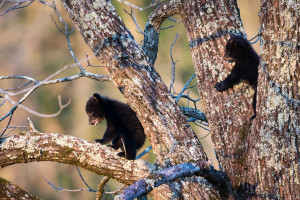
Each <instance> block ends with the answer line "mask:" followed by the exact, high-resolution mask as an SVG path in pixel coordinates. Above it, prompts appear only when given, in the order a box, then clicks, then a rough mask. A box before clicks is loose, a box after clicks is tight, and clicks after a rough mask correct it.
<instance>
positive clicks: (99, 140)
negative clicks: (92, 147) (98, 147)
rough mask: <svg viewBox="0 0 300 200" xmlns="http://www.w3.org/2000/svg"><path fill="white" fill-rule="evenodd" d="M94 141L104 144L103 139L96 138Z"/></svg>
mask: <svg viewBox="0 0 300 200" xmlns="http://www.w3.org/2000/svg"><path fill="white" fill-rule="evenodd" d="M95 142H96V143H100V144H105V143H104V141H103V139H96V140H95Z"/></svg>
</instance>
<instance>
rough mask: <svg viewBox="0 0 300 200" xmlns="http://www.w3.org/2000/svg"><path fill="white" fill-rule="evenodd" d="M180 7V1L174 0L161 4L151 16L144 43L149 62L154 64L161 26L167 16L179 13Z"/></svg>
mask: <svg viewBox="0 0 300 200" xmlns="http://www.w3.org/2000/svg"><path fill="white" fill-rule="evenodd" d="M178 8H179V3H178V2H177V1H174V0H172V1H170V2H168V3H165V4H163V5H161V6H159V7H158V8H157V9H155V10H154V11H153V12H152V13H151V15H150V16H149V19H148V22H147V24H146V27H145V31H144V44H143V47H142V48H143V50H144V52H145V53H146V56H147V57H148V59H149V62H150V63H152V64H153V65H154V63H155V60H156V57H157V52H158V42H159V28H160V26H161V24H162V23H163V21H164V20H165V19H166V18H168V17H170V16H172V15H175V14H178V13H179V10H178Z"/></svg>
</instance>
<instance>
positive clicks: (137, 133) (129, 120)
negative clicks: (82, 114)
mask: <svg viewBox="0 0 300 200" xmlns="http://www.w3.org/2000/svg"><path fill="white" fill-rule="evenodd" d="M85 111H86V113H87V115H88V117H89V124H90V125H97V124H99V123H101V122H102V121H103V120H104V119H106V122H107V128H106V131H105V133H104V136H103V138H102V139H97V140H95V142H98V143H100V144H107V143H109V142H112V145H111V147H112V148H114V149H115V150H117V149H118V148H121V149H122V152H120V153H118V155H119V156H121V157H125V158H126V159H128V160H134V159H135V157H136V152H137V150H138V149H140V148H141V147H142V146H143V144H144V142H145V139H146V135H145V133H144V128H143V127H142V125H141V123H140V121H139V120H138V118H137V116H136V114H135V112H134V111H133V110H132V109H131V108H130V106H129V105H127V104H125V103H122V102H120V101H117V100H112V99H109V98H107V97H104V96H102V95H100V94H97V93H95V94H94V95H93V96H92V97H90V98H89V100H88V101H87V103H86V107H85Z"/></svg>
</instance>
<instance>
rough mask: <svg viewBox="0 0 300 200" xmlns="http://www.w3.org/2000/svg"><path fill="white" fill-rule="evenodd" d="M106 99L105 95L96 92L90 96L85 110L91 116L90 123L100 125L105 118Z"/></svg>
mask: <svg viewBox="0 0 300 200" xmlns="http://www.w3.org/2000/svg"><path fill="white" fill-rule="evenodd" d="M104 101H105V99H104V97H102V96H101V95H100V94H97V93H95V94H94V95H93V96H91V97H90V98H89V100H88V101H87V102H86V106H85V112H86V113H87V115H88V117H89V124H90V125H98V124H99V123H101V122H102V121H103V120H104V118H105V109H104V105H103V102H104Z"/></svg>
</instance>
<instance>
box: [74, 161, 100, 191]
mask: <svg viewBox="0 0 300 200" xmlns="http://www.w3.org/2000/svg"><path fill="white" fill-rule="evenodd" d="M76 169H77V171H78V174H79V176H80V178H81V180H82V181H83V182H84V184H85V185H86V187H88V188H89V189H90V190H91V191H93V192H96V190H94V189H92V188H91V187H90V186H89V185H88V184H87V182H86V181H85V180H84V178H83V176H82V174H81V172H80V170H79V167H76Z"/></svg>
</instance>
